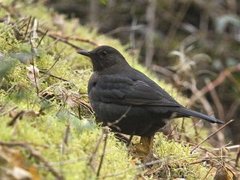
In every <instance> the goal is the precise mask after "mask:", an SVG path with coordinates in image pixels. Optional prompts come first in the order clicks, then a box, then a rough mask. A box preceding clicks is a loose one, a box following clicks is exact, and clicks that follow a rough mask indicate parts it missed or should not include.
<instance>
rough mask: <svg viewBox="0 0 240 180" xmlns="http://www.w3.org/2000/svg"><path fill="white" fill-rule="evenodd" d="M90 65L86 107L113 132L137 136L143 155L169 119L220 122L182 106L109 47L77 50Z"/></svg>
mask: <svg viewBox="0 0 240 180" xmlns="http://www.w3.org/2000/svg"><path fill="white" fill-rule="evenodd" d="M78 53H79V54H82V55H84V56H87V57H89V58H90V59H91V61H92V64H93V71H94V73H93V74H92V76H91V78H90V80H89V83H88V96H89V100H90V104H91V106H92V108H93V110H94V112H95V114H96V119H97V120H99V121H100V122H102V123H103V125H104V126H105V125H107V126H109V127H110V128H111V129H112V130H113V131H115V132H120V133H124V134H128V135H138V136H141V140H140V142H141V143H140V144H142V146H147V147H145V149H144V148H141V151H143V152H145V153H146V154H147V153H148V152H149V150H150V149H151V147H150V146H151V145H152V139H153V136H154V134H155V132H157V131H158V130H159V129H160V128H162V127H163V126H164V125H165V124H166V122H167V121H168V120H169V119H171V118H177V117H190V116H192V117H197V118H200V119H204V120H207V121H209V122H211V123H223V122H222V121H220V120H218V119H216V118H215V117H211V116H208V115H205V114H202V113H199V112H196V111H193V110H190V109H187V108H185V107H183V106H182V105H181V104H179V103H178V102H177V101H176V100H174V99H173V97H171V96H170V95H169V94H168V93H167V92H166V91H164V90H163V89H162V88H161V87H160V86H159V85H158V84H156V83H155V82H154V81H152V80H151V79H150V78H148V77H147V76H146V75H144V74H143V73H141V72H139V71H138V70H136V69H134V68H132V67H131V66H130V65H129V64H128V63H127V61H126V60H125V58H124V57H123V56H122V54H121V53H120V52H119V51H117V50H116V49H115V48H113V47H110V46H99V47H97V48H96V49H94V50H92V51H85V50H79V51H78Z"/></svg>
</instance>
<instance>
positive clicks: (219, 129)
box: [191, 119, 234, 153]
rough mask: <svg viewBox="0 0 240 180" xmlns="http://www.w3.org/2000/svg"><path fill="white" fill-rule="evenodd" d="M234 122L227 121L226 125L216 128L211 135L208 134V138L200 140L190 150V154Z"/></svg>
mask: <svg viewBox="0 0 240 180" xmlns="http://www.w3.org/2000/svg"><path fill="white" fill-rule="evenodd" d="M233 121H234V120H233V119H232V120H230V121H228V122H227V123H226V124H224V125H223V126H222V127H220V128H218V129H217V130H216V131H215V132H213V133H212V134H210V135H209V136H208V137H206V138H205V139H204V140H202V141H201V142H200V143H198V144H197V145H196V146H195V147H194V148H193V149H192V150H191V153H193V151H195V150H196V149H197V148H198V147H199V146H200V145H201V144H203V143H204V142H205V141H207V140H208V139H209V138H211V137H212V136H214V135H215V134H216V133H218V132H219V131H221V130H222V129H223V128H225V127H226V126H227V125H229V124H230V123H232V122H233Z"/></svg>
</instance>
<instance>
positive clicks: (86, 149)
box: [0, 0, 212, 179]
mask: <svg viewBox="0 0 240 180" xmlns="http://www.w3.org/2000/svg"><path fill="white" fill-rule="evenodd" d="M3 3H4V6H6V7H10V6H8V5H10V3H11V1H7V0H5V1H4V2H3ZM11 13H13V14H11ZM53 14H55V13H54V12H53V11H52V10H49V9H47V8H46V7H44V6H43V5H41V4H28V3H27V2H25V3H23V2H22V3H20V2H17V3H16V4H15V7H14V8H13V11H11V10H10V9H5V10H4V9H1V11H0V18H5V19H6V20H5V22H2V23H0V54H1V59H0V64H1V65H0V87H1V89H0V141H2V142H10V143H14V142H22V143H26V144H28V145H31V146H32V147H33V148H34V149H35V150H37V151H38V152H40V155H41V156H42V157H44V158H45V159H46V160H47V161H48V162H49V164H50V165H51V166H52V167H53V168H54V169H56V170H57V171H58V172H59V174H61V175H63V176H64V177H65V178H66V179H95V178H96V176H97V170H98V167H99V164H100V157H101V154H102V151H103V144H104V141H103V140H102V141H101V142H100V145H99V146H97V144H98V142H99V139H100V138H101V136H102V129H101V127H99V126H98V125H96V124H95V122H94V116H93V115H92V114H91V112H90V111H89V110H88V108H86V107H84V106H83V105H82V104H81V103H80V105H79V103H78V102H85V103H87V96H86V86H87V81H88V79H89V76H90V75H91V64H90V62H89V61H88V60H86V59H85V58H84V57H82V56H79V55H78V54H77V53H76V52H75V49H74V48H72V47H70V46H69V45H67V44H66V43H64V42H60V41H59V40H56V39H53V38H51V37H49V36H48V35H46V36H44V35H43V34H41V33H37V31H36V32H34V21H35V20H37V23H38V28H40V29H43V30H46V29H50V30H49V31H48V32H49V33H53V32H55V33H56V32H57V33H59V34H60V35H62V36H63V35H64V36H69V37H71V36H72V35H74V36H77V37H80V38H82V39H87V40H91V41H93V42H95V43H96V44H98V45H102V44H107V45H110V46H114V47H116V48H117V49H118V50H120V51H121V52H122V53H123V54H124V56H125V57H126V58H127V59H129V60H130V62H129V63H130V64H131V65H133V66H134V67H135V68H137V69H139V70H140V71H143V72H144V73H148V74H149V76H151V78H152V79H154V80H156V82H158V83H159V84H160V85H161V86H162V87H164V89H166V90H167V91H168V92H169V93H170V94H171V95H173V96H174V97H175V98H176V99H177V100H178V101H181V102H182V103H184V102H186V99H184V98H183V97H182V96H180V95H179V94H178V93H177V92H176V91H175V90H174V89H173V88H172V87H171V86H170V85H167V84H165V83H164V82H159V81H158V80H157V79H156V77H154V75H151V74H150V73H149V72H147V70H146V69H145V68H143V67H142V66H140V65H139V64H138V63H136V57H135V58H134V57H133V56H131V55H129V54H128V53H127V51H126V47H127V46H123V45H121V44H120V42H119V41H118V40H116V39H112V38H109V37H106V36H103V35H100V34H97V32H96V31H95V30H93V29H90V28H87V27H83V26H81V25H78V24H77V25H76V20H64V25H61V24H60V25H56V22H55V20H54V18H53V16H59V15H57V14H55V15H53ZM33 33H37V36H33ZM43 36H44V37H43ZM42 37H43V39H42ZM31 41H33V42H31ZM39 42H40V43H39ZM69 42H71V43H74V44H75V45H77V46H79V47H81V48H84V49H92V48H94V45H92V44H90V43H86V42H83V41H81V40H75V41H74V40H69ZM38 43H39V44H38ZM36 44H37V45H36ZM31 64H34V68H35V69H34V68H33V67H32V66H31ZM31 68H32V69H31ZM33 69H34V70H33ZM37 70H40V72H35V71H37ZM33 74H34V76H35V78H34V76H33ZM60 78H62V79H60ZM63 79H64V80H63ZM36 84H37V85H36ZM21 111H23V113H22V115H21V116H19V117H18V118H17V117H16V116H17V115H19V113H20V112H21ZM14 119H15V120H16V122H13V121H14ZM9 122H12V125H9ZM189 122H190V121H189ZM185 124H186V127H191V126H192V124H191V123H189V124H188V123H185ZM193 132H194V131H193V130H189V136H191V134H193ZM204 132H206V131H204ZM66 134H67V135H66ZM7 147H8V148H9V146H7ZM11 148H15V149H16V150H18V151H17V154H18V157H21V158H20V159H23V160H22V161H21V163H18V165H16V163H14V162H16V161H17V160H16V159H15V160H13V159H11V157H8V158H6V156H4V157H1V155H0V160H1V159H5V161H6V162H7V163H6V162H2V161H0V167H4V168H1V169H0V176H2V177H3V176H7V175H6V174H5V173H4V169H5V168H9V169H13V168H14V167H15V166H18V167H21V168H23V169H25V170H28V171H29V172H31V174H32V176H33V177H34V178H35V179H37V178H42V179H53V178H54V175H53V174H52V173H51V172H50V171H49V169H48V168H46V167H45V166H44V163H43V162H41V161H39V160H37V159H36V158H34V157H31V153H29V151H28V150H26V149H25V148H24V147H18V146H16V147H11ZM95 150H97V151H96V152H95ZM0 151H3V150H2V149H0ZM7 151H9V152H10V148H9V149H7ZM154 152H155V154H156V155H157V156H158V158H159V159H162V162H161V163H156V164H154V165H153V166H152V167H144V168H143V167H138V166H137V165H135V164H134V163H133V162H134V161H133V160H132V157H131V156H130V155H128V149H127V147H126V145H125V144H124V143H122V142H119V140H117V139H116V138H115V137H114V135H113V134H112V133H109V135H108V141H107V146H106V151H105V155H104V159H103V164H102V168H101V171H100V175H99V177H100V178H102V179H105V178H109V179H111V178H112V179H134V178H136V177H141V176H142V177H145V178H156V177H158V178H160V177H162V178H168V179H172V178H180V177H184V178H187V179H202V178H204V177H205V178H207V179H212V174H211V173H210V174H208V172H209V168H208V167H204V166H203V164H202V163H195V164H193V163H192V162H195V161H197V160H198V159H199V158H200V155H199V154H193V155H192V154H190V148H189V147H188V146H186V143H185V144H181V143H177V142H175V141H173V140H167V139H166V137H164V136H163V135H162V134H157V135H156V136H155V145H154ZM93 156H94V157H93ZM6 159H7V160H6ZM9 159H10V160H9ZM90 159H92V160H91V161H90ZM29 168H31V169H35V170H34V171H30V170H29ZM150 170H153V171H154V173H150ZM143 172H145V173H143Z"/></svg>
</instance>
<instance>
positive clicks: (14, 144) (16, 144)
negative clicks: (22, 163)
mask: <svg viewBox="0 0 240 180" xmlns="http://www.w3.org/2000/svg"><path fill="white" fill-rule="evenodd" d="M0 145H1V146H7V147H21V148H24V149H25V150H27V151H28V152H29V153H30V154H31V156H33V157H34V158H36V159H37V160H38V161H40V162H42V163H43V164H44V166H45V167H46V168H47V169H48V170H49V171H50V172H51V173H52V174H53V176H55V177H56V179H58V180H64V179H65V178H64V177H63V176H62V175H60V174H59V173H58V171H57V170H56V169H54V168H53V167H52V166H51V165H50V164H49V162H48V161H47V160H46V159H45V158H44V157H43V156H41V155H40V153H39V152H38V151H37V150H35V149H33V148H32V147H31V146H30V145H29V144H27V143H23V142H3V141H0Z"/></svg>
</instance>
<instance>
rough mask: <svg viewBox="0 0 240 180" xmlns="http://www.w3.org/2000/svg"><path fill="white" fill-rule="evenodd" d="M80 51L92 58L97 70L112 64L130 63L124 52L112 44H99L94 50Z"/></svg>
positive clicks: (122, 64) (94, 67) (99, 70)
mask: <svg viewBox="0 0 240 180" xmlns="http://www.w3.org/2000/svg"><path fill="white" fill-rule="evenodd" d="M78 53H79V54H82V55H84V56H87V57H89V58H91V60H92V64H93V70H94V71H97V72H101V71H103V70H105V69H107V68H110V67H112V66H116V65H119V66H124V65H127V64H128V63H127V61H126V60H125V58H124V57H123V56H122V54H121V53H120V52H119V51H118V50H116V49H115V48H113V47H110V46H99V47H97V48H96V49H94V50H92V51H86V50H79V51H78Z"/></svg>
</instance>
